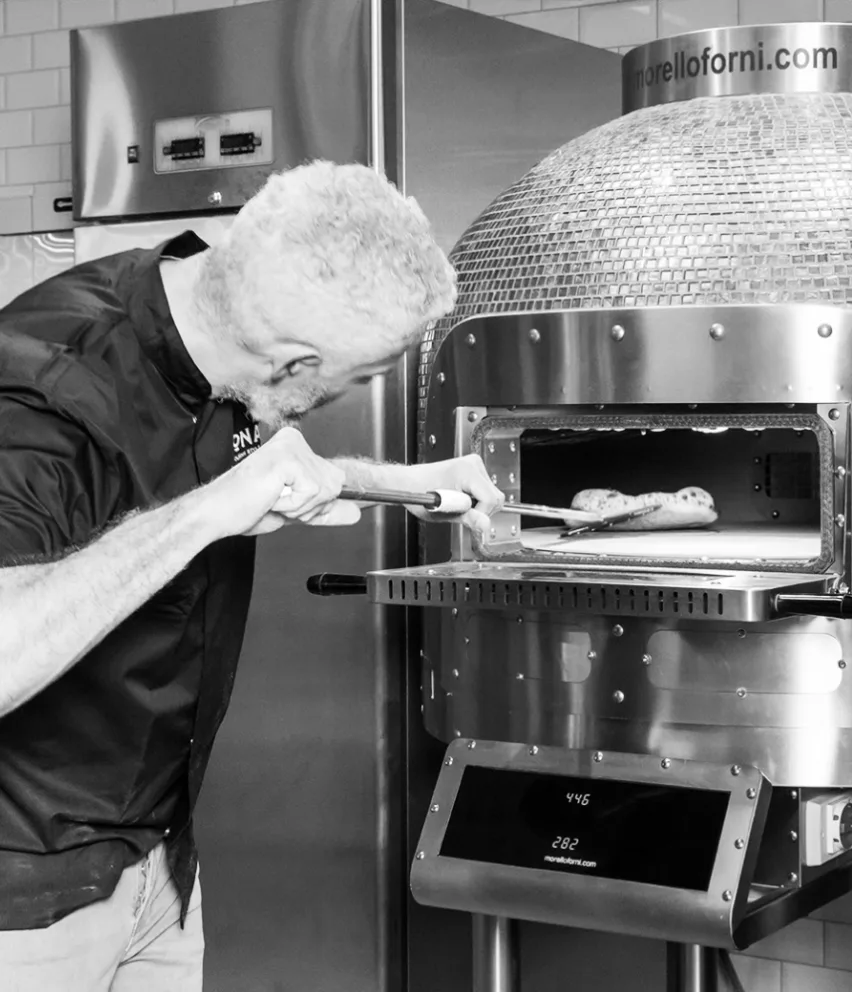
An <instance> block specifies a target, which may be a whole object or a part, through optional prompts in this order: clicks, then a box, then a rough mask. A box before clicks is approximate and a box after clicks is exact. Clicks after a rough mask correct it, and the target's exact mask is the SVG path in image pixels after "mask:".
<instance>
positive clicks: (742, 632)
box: [737, 627, 746, 637]
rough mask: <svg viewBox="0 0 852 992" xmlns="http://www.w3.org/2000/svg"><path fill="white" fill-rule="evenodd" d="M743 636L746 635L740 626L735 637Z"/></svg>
mask: <svg viewBox="0 0 852 992" xmlns="http://www.w3.org/2000/svg"><path fill="white" fill-rule="evenodd" d="M745 636H746V632H745V631H744V630H743V628H742V627H740V629H739V630H738V631H737V637H745Z"/></svg>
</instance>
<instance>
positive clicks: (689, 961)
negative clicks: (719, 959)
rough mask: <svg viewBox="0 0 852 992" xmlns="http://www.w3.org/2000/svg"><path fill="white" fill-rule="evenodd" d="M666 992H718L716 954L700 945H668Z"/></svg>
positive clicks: (709, 948)
mask: <svg viewBox="0 0 852 992" xmlns="http://www.w3.org/2000/svg"><path fill="white" fill-rule="evenodd" d="M666 952H667V959H666V992H718V989H719V976H718V970H717V963H716V952H715V950H714V949H713V948H712V947H702V946H701V945H700V944H667V945H666Z"/></svg>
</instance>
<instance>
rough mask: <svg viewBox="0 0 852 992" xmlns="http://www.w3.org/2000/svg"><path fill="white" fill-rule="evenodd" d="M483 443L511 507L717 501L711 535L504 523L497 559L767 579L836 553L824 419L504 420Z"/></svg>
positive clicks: (499, 523)
mask: <svg viewBox="0 0 852 992" xmlns="http://www.w3.org/2000/svg"><path fill="white" fill-rule="evenodd" d="M631 421H632V422H631ZM785 421H786V422H785ZM483 439H484V441H485V443H484V444H483V445H482V450H483V452H484V457H485V461H486V467H487V468H488V469H489V472H490V474H491V476H492V479H495V478H496V481H497V483H498V485H501V488H503V489H504V490H505V492H506V495H507V499H508V500H510V501H520V502H524V503H536V504H546V505H549V506H558V507H570V506H571V504H572V500H573V498H574V496H575V495H576V494H577V493H578V492H580V491H581V490H584V489H609V490H616V491H618V492H620V493H624V494H628V495H639V494H643V493H658V492H662V493H675V492H677V491H679V490H681V489H684V488H688V487H699V488H701V489H704V490H706V491H707V492H708V493H709V494H710V495H711V496H712V497H713V500H714V503H715V509H716V512H717V514H718V519H717V520H716V521H715V522H714V523H712V524H710V525H709V526H704V527H696V528H688V529H680V530H639V531H633V530H631V531H623V530H610V531H605V532H590V533H585V534H577V535H574V536H570V537H569V536H566V535H565V533H564V532H565V530H566V528H565V527H564V526H563V525H560V523H559V522H558V521H553V520H543V519H539V518H533V517H518V516H517V515H514V514H510V513H504V514H500V515H499V519H498V520H496V521H495V531H496V533H495V532H493V533H492V537H493V538H495V537H496V539H497V540H496V541H495V543H494V550H495V551H496V552H497V553H498V554H500V553H503V554H505V553H506V550H507V547H506V545H507V544H510V543H512V542H514V547H515V549H516V550H521V551H525V552H527V553H535V554H536V555H539V554H544V555H548V556H552V555H558V556H562V557H565V556H569V557H572V558H574V557H578V558H589V557H598V556H605V557H607V558H613V559H627V560H629V559H643V560H648V559H659V560H660V561H666V562H678V561H682V562H685V563H695V562H698V563H706V562H711V563H712V562H726V563H731V562H736V563H740V564H741V565H743V566H752V567H759V568H760V569H765V568H767V567H768V568H772V567H773V566H775V567H789V566H790V564H791V563H796V564H797V566H799V567H810V568H816V567H817V566H818V565H819V564H820V560H821V559H824V558H825V556H826V554H827V553H828V551H829V548H827V547H826V540H827V541H828V543H829V545H830V544H831V528H830V519H829V520H828V523H829V526H828V528H827V527H826V523H827V518H830V515H831V508H832V505H833V504H832V487H831V485H830V482H831V477H832V473H831V471H830V469H829V471H827V472H826V471H825V466H826V465H827V464H830V463H831V451H830V450H829V451H826V445H828V446H829V448H830V446H831V441H830V433H829V432H827V431H826V429H825V423H824V421H822V420H821V418H819V417H818V416H816V415H813V416H811V417H808V416H798V417H786V418H783V419H782V418H779V420H778V421H777V422H773V421H771V420H770V421H768V422H767V421H766V420H765V419H764V420H761V421H759V422H754V421H751V422H749V420H748V419H747V418H742V417H740V416H737V417H731V418H727V419H726V418H725V417H723V416H722V417H718V416H717V417H694V418H689V417H683V416H668V417H666V416H665V415H663V416H653V417H649V418H645V419H644V420H639V421H637V420H636V418H631V417H630V416H626V417H621V418H617V417H608V418H602V417H596V418H594V422H593V423H592V422H589V421H588V419H586V420H584V419H583V418H575V419H570V420H569V419H557V418H554V419H553V420H552V421H551V422H548V421H547V420H546V419H542V418H540V417H536V418H532V419H531V421H530V422H529V423H527V424H525V423H523V421H522V420H519V421H514V422H504V423H502V424H501V423H500V421H499V419H498V420H497V421H496V422H494V423H493V424H492V425H491V428H490V430H488V429H487V428H486V431H485V433H484V436H483ZM827 459H828V461H827ZM825 476H828V478H827V479H826V478H825ZM501 545H502V547H501Z"/></svg>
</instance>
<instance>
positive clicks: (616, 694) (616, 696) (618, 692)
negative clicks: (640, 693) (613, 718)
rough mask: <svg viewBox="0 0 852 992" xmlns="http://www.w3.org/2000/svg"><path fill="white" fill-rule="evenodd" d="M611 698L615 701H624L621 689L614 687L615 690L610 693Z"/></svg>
mask: <svg viewBox="0 0 852 992" xmlns="http://www.w3.org/2000/svg"><path fill="white" fill-rule="evenodd" d="M612 698H613V699H614V700H615V701H616V702H617V703H623V702H624V693H623V692H622V691H621V689H616V690H615V692H614V693H613V694H612Z"/></svg>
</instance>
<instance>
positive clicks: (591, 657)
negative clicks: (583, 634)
mask: <svg viewBox="0 0 852 992" xmlns="http://www.w3.org/2000/svg"><path fill="white" fill-rule="evenodd" d="M597 656H598V653H597V651H590V652H589V653H588V654H587V655H586V657H587V658H588V659H589V661H594V660H595V658H597Z"/></svg>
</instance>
